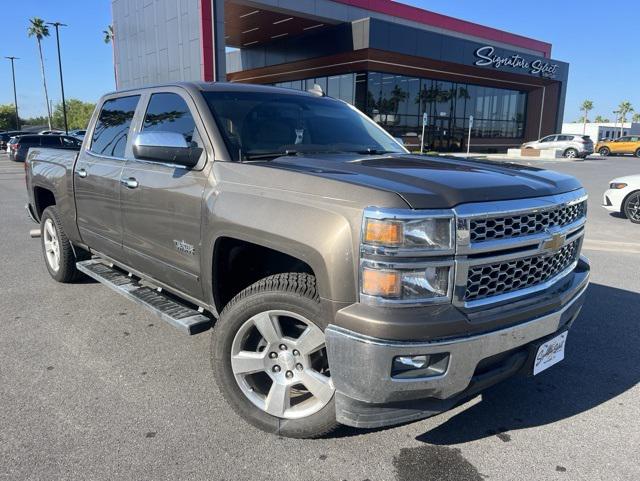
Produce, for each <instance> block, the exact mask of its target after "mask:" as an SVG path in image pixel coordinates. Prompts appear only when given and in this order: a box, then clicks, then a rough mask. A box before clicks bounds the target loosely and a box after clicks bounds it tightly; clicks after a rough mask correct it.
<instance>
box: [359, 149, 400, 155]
mask: <svg viewBox="0 0 640 481" xmlns="http://www.w3.org/2000/svg"><path fill="white" fill-rule="evenodd" d="M355 153H356V154H366V155H383V154H400V153H401V152H395V151H393V150H383V149H373V148H368V149H363V150H356V151H355Z"/></svg>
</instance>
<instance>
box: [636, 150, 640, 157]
mask: <svg viewBox="0 0 640 481" xmlns="http://www.w3.org/2000/svg"><path fill="white" fill-rule="evenodd" d="M636 157H640V149H638V150H636Z"/></svg>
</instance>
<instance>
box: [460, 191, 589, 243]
mask: <svg viewBox="0 0 640 481" xmlns="http://www.w3.org/2000/svg"><path fill="white" fill-rule="evenodd" d="M586 213H587V201H586V200H585V201H583V202H579V203H577V204H573V205H564V206H559V207H555V208H553V209H549V210H544V211H537V212H529V213H526V214H518V215H514V216H505V217H491V218H488V219H472V220H471V221H470V225H469V229H470V238H471V242H474V243H477V242H485V241H491V240H497V239H511V238H514V237H521V236H527V235H533V234H539V233H541V232H544V231H545V230H546V229H548V228H551V227H564V226H566V225H569V224H571V223H573V222H575V221H577V220H578V219H580V218H581V217H584V216H585V215H586Z"/></svg>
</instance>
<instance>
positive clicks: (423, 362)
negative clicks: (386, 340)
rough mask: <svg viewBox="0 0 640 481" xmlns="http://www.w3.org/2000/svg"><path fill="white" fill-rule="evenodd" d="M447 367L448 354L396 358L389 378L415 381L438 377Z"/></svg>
mask: <svg viewBox="0 0 640 481" xmlns="http://www.w3.org/2000/svg"><path fill="white" fill-rule="evenodd" d="M448 366H449V353H447V352H444V353H439V354H431V355H429V354H420V355H416V356H396V357H394V358H393V363H392V366H391V377H392V378H395V379H416V378H423V377H434V376H440V375H442V374H444V373H445V372H446V371H447V367H448Z"/></svg>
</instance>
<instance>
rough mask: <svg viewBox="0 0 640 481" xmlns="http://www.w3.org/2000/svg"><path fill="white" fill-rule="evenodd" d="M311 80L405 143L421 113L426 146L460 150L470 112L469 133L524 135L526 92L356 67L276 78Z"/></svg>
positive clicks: (415, 139)
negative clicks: (341, 71)
mask: <svg viewBox="0 0 640 481" xmlns="http://www.w3.org/2000/svg"><path fill="white" fill-rule="evenodd" d="M315 84H318V85H320V87H322V89H323V90H324V91H325V92H326V93H327V95H330V96H331V97H334V98H338V99H341V100H344V101H345V102H349V103H351V104H354V105H356V107H358V108H359V109H361V110H363V111H364V112H366V113H367V115H369V116H370V117H371V118H372V119H373V120H374V121H375V122H377V123H378V124H380V125H382V126H383V127H384V128H385V129H387V130H388V131H389V132H390V133H391V134H392V135H393V136H394V137H401V138H402V139H403V141H404V142H405V145H407V146H409V147H411V146H413V145H419V143H420V136H421V135H422V114H423V113H425V112H426V113H427V114H428V116H429V123H428V126H427V128H426V132H425V138H426V140H425V143H426V145H427V148H433V149H437V150H460V149H462V148H464V144H465V142H466V135H467V129H468V128H469V116H470V115H473V117H474V125H473V129H472V132H471V136H472V137H474V138H504V139H519V138H522V137H523V135H524V128H525V119H526V104H527V93H526V92H522V91H518V90H510V89H501V88H494V87H485V86H482V85H473V84H466V83H456V82H448V81H443V80H433V79H428V78H420V77H409V76H404V75H396V74H391V73H381V72H361V73H357V74H352V73H349V74H341V75H332V76H329V77H315V78H307V79H303V80H297V81H289V82H280V83H277V84H275V85H277V86H279V87H287V88H294V89H299V90H309V89H311V88H312V87H313V86H314V85H315Z"/></svg>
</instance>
